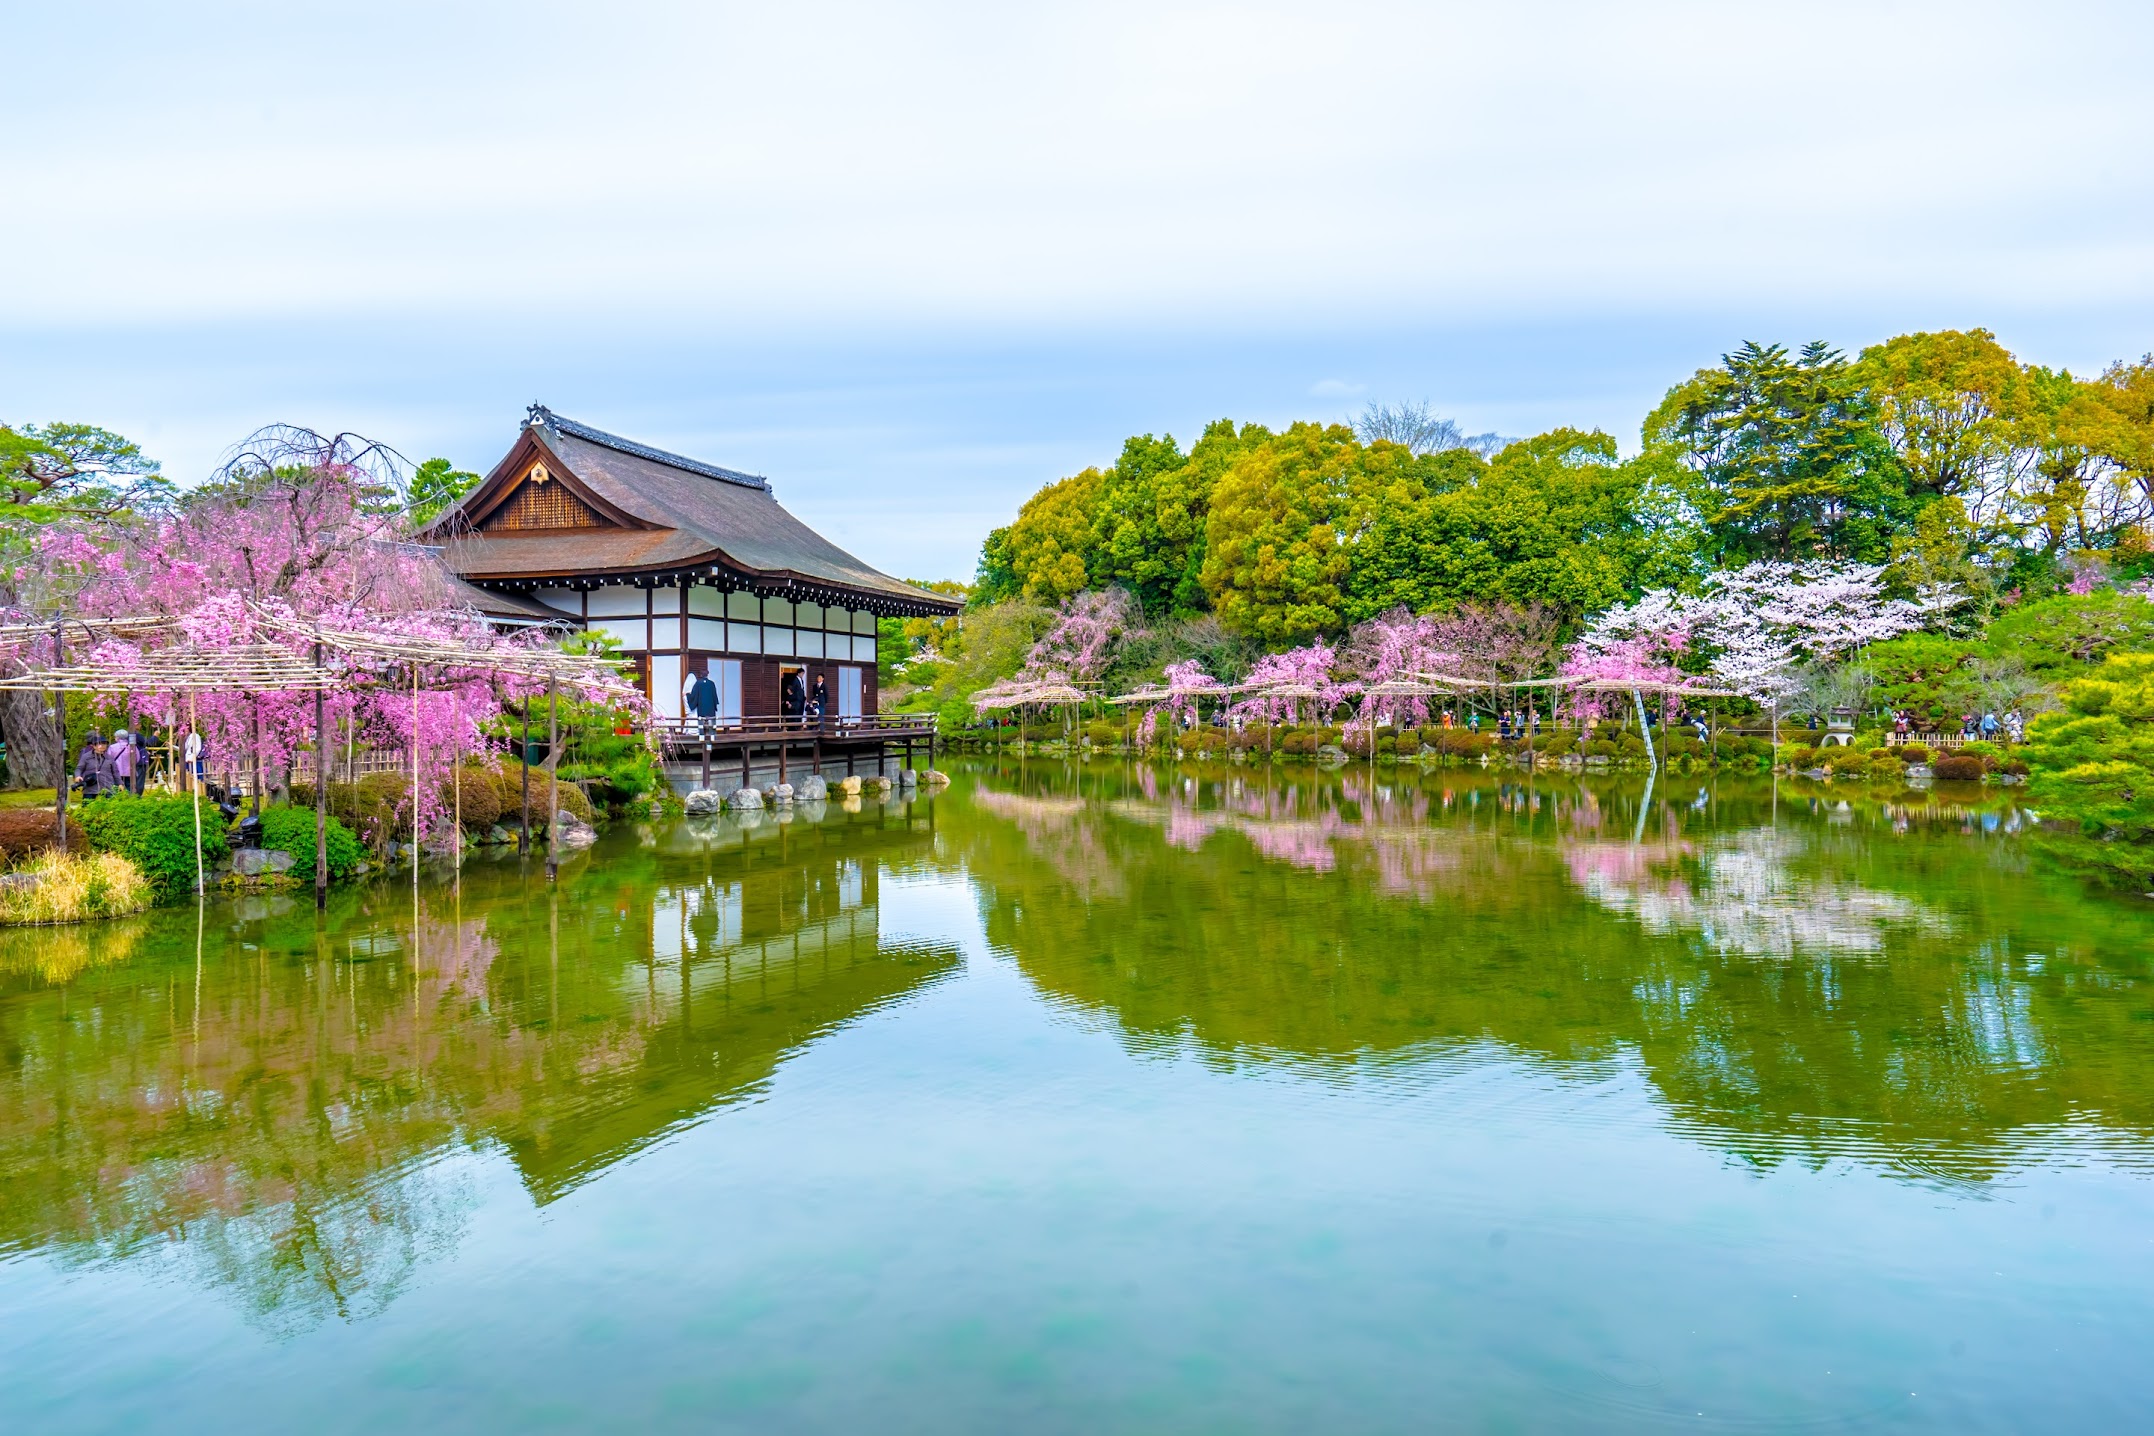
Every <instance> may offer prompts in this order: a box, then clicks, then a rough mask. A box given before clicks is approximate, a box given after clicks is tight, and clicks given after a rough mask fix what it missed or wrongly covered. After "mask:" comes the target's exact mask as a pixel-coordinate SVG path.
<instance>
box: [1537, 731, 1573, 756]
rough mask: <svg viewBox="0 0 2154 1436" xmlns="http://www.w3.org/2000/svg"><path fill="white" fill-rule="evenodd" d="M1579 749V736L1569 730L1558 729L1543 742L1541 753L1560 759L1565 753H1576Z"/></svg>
mask: <svg viewBox="0 0 2154 1436" xmlns="http://www.w3.org/2000/svg"><path fill="white" fill-rule="evenodd" d="M1577 748H1578V735H1577V734H1576V733H1573V732H1572V731H1571V730H1570V729H1568V728H1558V729H1557V730H1556V731H1555V732H1553V733H1550V734H1549V735H1548V736H1547V737H1545V738H1543V739H1542V740H1541V751H1542V752H1543V753H1547V754H1549V755H1550V756H1552V757H1558V758H1560V757H1562V756H1563V755H1564V754H1565V753H1571V752H1576V751H1577Z"/></svg>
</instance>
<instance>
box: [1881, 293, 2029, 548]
mask: <svg viewBox="0 0 2154 1436" xmlns="http://www.w3.org/2000/svg"><path fill="white" fill-rule="evenodd" d="M1854 378H1855V380H1856V382H1857V383H1859V384H1860V385H1861V386H1862V387H1863V388H1864V389H1865V390H1866V391H1867V392H1868V394H1869V397H1870V401H1871V403H1872V404H1873V405H1874V406H1875V411H1876V423H1877V427H1878V431H1879V432H1880V433H1882V434H1883V435H1884V436H1885V441H1886V442H1887V443H1888V444H1890V445H1891V446H1892V451H1893V453H1894V455H1896V456H1897V457H1898V459H1899V462H1900V468H1901V471H1902V472H1903V473H1904V474H1905V475H1906V480H1907V490H1908V492H1909V493H1910V494H1911V495H1913V496H1914V498H1915V499H1916V500H1917V502H1918V503H1920V502H1927V501H1931V500H1937V499H1945V498H1956V499H1958V500H1960V502H1961V504H1962V505H1963V506H1964V507H1965V508H1966V509H1967V510H1968V511H1970V512H1977V513H1980V512H1990V511H1993V510H1994V509H1995V507H1996V504H1997V502H1998V500H2000V499H2001V498H2002V496H2003V495H2004V494H2005V493H2006V492H2007V491H2008V490H2009V489H2010V487H2011V484H2012V478H2013V473H2014V470H2015V467H2016V456H2017V453H2018V441H2019V437H2020V436H2019V427H2020V424H2021V423H2022V421H2023V420H2024V419H2025V418H2026V415H2027V413H2028V410H2029V407H2030V404H2031V401H2032V392H2031V387H2030V385H2029V384H2028V382H2027V377H2026V374H2025V372H2024V371H2023V370H2022V369H2021V367H2020V363H2019V361H2018V360H2017V359H2015V358H2013V357H2012V354H2011V351H2009V350H2007V349H2006V348H2005V347H2004V346H2003V345H2002V344H1999V343H1998V342H1997V338H1996V336H1995V335H1993V334H1991V333H1990V332H1989V331H1988V330H1987V329H1970V330H1966V331H1964V332H1963V331H1960V330H1950V329H1948V330H1943V331H1940V332H1937V333H1923V334H1902V335H1899V336H1898V337H1896V338H1893V339H1888V340H1886V341H1885V342H1884V343H1882V344H1873V345H1871V346H1870V347H1869V348H1867V349H1865V350H1863V351H1862V356H1861V358H1860V359H1859V360H1858V361H1857V362H1856V365H1855V371H1854Z"/></svg>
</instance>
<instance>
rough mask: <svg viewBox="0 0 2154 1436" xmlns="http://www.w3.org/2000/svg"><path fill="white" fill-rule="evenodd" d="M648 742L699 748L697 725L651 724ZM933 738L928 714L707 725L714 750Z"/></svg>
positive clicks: (692, 721)
mask: <svg viewBox="0 0 2154 1436" xmlns="http://www.w3.org/2000/svg"><path fill="white" fill-rule="evenodd" d="M650 732H651V736H652V737H653V738H655V739H657V740H658V742H659V745H660V746H661V747H663V748H665V749H667V750H669V751H673V752H685V751H687V750H690V749H697V748H701V747H702V746H703V729H702V726H701V720H700V719H696V718H654V719H652V720H651V725H650ZM934 735H935V715H934V714H932V713H868V714H863V715H862V716H860V717H858V718H832V717H824V718H821V719H816V718H746V719H741V718H736V719H731V720H727V719H723V718H718V719H713V720H711V730H710V741H711V745H712V746H713V747H719V748H736V747H739V746H741V745H742V744H753V745H761V744H765V743H812V742H817V741H820V742H824V743H874V742H892V741H896V742H904V741H907V740H910V741H912V742H921V741H924V740H926V739H929V738H932V737H933V736H934Z"/></svg>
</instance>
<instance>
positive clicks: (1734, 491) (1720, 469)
mask: <svg viewBox="0 0 2154 1436" xmlns="http://www.w3.org/2000/svg"><path fill="white" fill-rule="evenodd" d="M1645 440H1646V443H1647V444H1648V445H1649V446H1654V447H1663V446H1664V447H1665V448H1666V449H1668V450H1669V451H1670V452H1672V453H1673V454H1675V455H1676V456H1677V457H1678V458H1679V459H1680V461H1681V462H1682V463H1683V464H1684V465H1685V467H1686V468H1687V469H1688V470H1689V471H1690V472H1691V473H1692V474H1693V475H1694V477H1695V481H1696V485H1697V493H1698V500H1697V502H1698V507H1699V510H1700V512H1701V514H1702V516H1703V518H1704V520H1705V524H1706V527H1707V529H1708V531H1709V533H1710V535H1711V538H1712V541H1713V547H1714V549H1715V551H1716V556H1717V557H1718V558H1720V559H1721V560H1723V561H1726V562H1731V563H1740V562H1744V561H1748V560H1751V559H1757V558H1773V559H1809V558H1829V559H1835V560H1851V559H1852V560H1862V561H1872V562H1877V561H1883V560H1884V559H1886V558H1887V557H1889V555H1890V550H1891V543H1892V538H1893V536H1894V535H1895V534H1896V533H1899V532H1901V531H1903V530H1904V529H1905V528H1906V526H1907V524H1908V522H1909V520H1910V519H1911V518H1912V517H1913V511H1914V509H1915V508H1916V507H1917V505H1916V504H1915V503H1914V501H1913V500H1912V498H1911V496H1910V495H1909V493H1908V490H1907V478H1906V474H1905V471H1904V470H1903V469H1902V468H1901V465H1900V462H1899V459H1898V458H1897V456H1896V455H1895V454H1894V453H1893V450H1892V445H1891V444H1890V443H1889V442H1887V440H1886V438H1885V435H1884V434H1883V432H1882V431H1881V430H1880V429H1879V427H1878V410H1877V404H1876V401H1875V400H1874V399H1873V398H1872V397H1871V395H1870V393H1869V391H1868V390H1867V389H1865V388H1864V386H1863V384H1862V381H1861V378H1860V376H1859V375H1858V374H1857V373H1856V372H1855V370H1854V366H1853V365H1851V364H1850V363H1849V362H1848V361H1847V359H1846V358H1845V357H1844V356H1843V355H1841V354H1840V353H1839V352H1838V351H1837V350H1834V349H1832V348H1829V347H1828V346H1826V345H1825V344H1823V343H1822V342H1816V343H1810V344H1806V345H1804V346H1803V348H1802V350H1801V352H1800V353H1799V354H1795V355H1792V356H1791V355H1790V354H1789V353H1788V351H1787V350H1786V349H1785V348H1783V347H1781V346H1780V345H1777V344H1772V345H1759V344H1756V343H1749V344H1745V345H1744V346H1743V347H1742V348H1740V349H1738V350H1736V351H1735V352H1734V353H1732V354H1727V355H1724V356H1722V362H1721V367H1719V368H1717V369H1701V370H1699V371H1698V373H1697V374H1695V375H1694V376H1692V377H1691V379H1690V380H1689V381H1687V382H1686V383H1683V384H1679V385H1677V386H1676V387H1675V388H1674V389H1671V390H1670V391H1669V392H1668V397H1667V398H1666V399H1664V400H1663V401H1662V402H1661V405H1660V407H1659V408H1658V409H1656V410H1654V411H1653V413H1652V414H1651V415H1650V416H1649V417H1648V418H1647V419H1646V422H1645Z"/></svg>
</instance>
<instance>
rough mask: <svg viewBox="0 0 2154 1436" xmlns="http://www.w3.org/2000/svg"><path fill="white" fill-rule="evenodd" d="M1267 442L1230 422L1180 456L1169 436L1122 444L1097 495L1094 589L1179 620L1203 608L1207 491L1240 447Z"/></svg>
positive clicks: (1254, 428)
mask: <svg viewBox="0 0 2154 1436" xmlns="http://www.w3.org/2000/svg"><path fill="white" fill-rule="evenodd" d="M1270 437H1271V431H1270V430H1268V429H1265V428H1263V427H1262V426H1261V425H1257V424H1246V425H1243V426H1242V427H1241V428H1240V429H1238V430H1237V429H1236V427H1235V425H1234V422H1233V421H1232V420H1231V419H1216V420H1214V421H1213V422H1212V423H1210V424H1208V425H1206V426H1205V429H1204V435H1203V437H1202V438H1200V439H1198V440H1197V443H1196V446H1195V447H1194V448H1192V449H1191V450H1190V451H1189V453H1188V455H1187V456H1186V457H1185V456H1184V455H1183V454H1182V453H1181V451H1180V449H1179V448H1177V447H1176V445H1175V443H1174V439H1173V436H1172V435H1169V436H1168V437H1167V438H1164V439H1154V438H1153V437H1152V436H1151V435H1149V434H1146V435H1144V436H1143V437H1141V438H1134V439H1131V440H1129V442H1128V443H1126V444H1124V445H1123V447H1122V457H1121V458H1120V459H1118V460H1117V461H1116V462H1115V465H1114V467H1113V468H1111V469H1109V470H1108V471H1107V473H1106V483H1105V485H1104V487H1103V489H1102V491H1101V496H1100V508H1099V516H1098V519H1097V520H1096V527H1095V533H1094V552H1095V559H1094V562H1093V571H1092V580H1093V583H1094V585H1095V586H1098V585H1102V584H1118V585H1120V586H1122V587H1124V588H1127V589H1128V590H1129V591H1130V592H1131V593H1133V594H1135V595H1136V597H1137V601H1138V603H1139V604H1140V605H1142V607H1143V608H1144V610H1145V611H1146V612H1147V613H1152V614H1159V615H1163V616H1168V617H1176V618H1186V617H1191V616H1194V615H1196V614H1199V613H1203V612H1206V611H1208V610H1209V609H1210V607H1211V599H1210V597H1209V595H1207V594H1206V593H1205V591H1204V582H1203V574H1204V555H1205V540H1206V532H1207V526H1208V524H1209V520H1210V518H1211V505H1212V492H1213V490H1214V489H1216V488H1217V487H1218V484H1219V479H1220V476H1221V475H1222V474H1224V473H1225V472H1226V471H1227V469H1228V468H1230V467H1231V466H1232V465H1233V463H1234V460H1235V459H1236V458H1238V457H1239V456H1240V455H1241V454H1242V452H1243V451H1244V450H1246V449H1247V448H1248V447H1249V446H1250V445H1252V444H1256V443H1259V442H1261V441H1263V440H1265V439H1268V438H1270Z"/></svg>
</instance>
